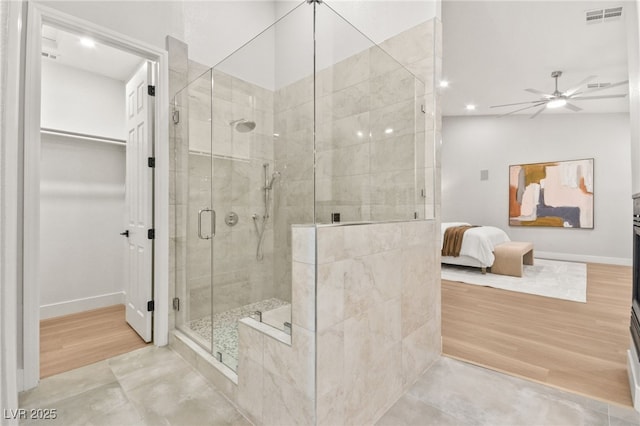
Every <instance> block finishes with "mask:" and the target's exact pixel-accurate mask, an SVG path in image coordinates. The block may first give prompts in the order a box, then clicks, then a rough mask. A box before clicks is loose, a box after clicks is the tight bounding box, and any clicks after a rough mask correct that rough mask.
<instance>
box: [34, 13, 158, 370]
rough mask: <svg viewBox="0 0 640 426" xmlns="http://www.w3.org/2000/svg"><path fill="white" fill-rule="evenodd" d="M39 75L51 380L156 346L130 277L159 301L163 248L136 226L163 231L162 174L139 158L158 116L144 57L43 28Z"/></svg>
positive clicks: (44, 306)
mask: <svg viewBox="0 0 640 426" xmlns="http://www.w3.org/2000/svg"><path fill="white" fill-rule="evenodd" d="M41 70H42V78H41V118H40V120H41V125H40V128H41V163H40V244H39V246H40V267H41V292H40V316H41V321H40V333H41V335H40V370H41V371H40V377H41V378H44V377H47V376H49V375H52V374H56V373H59V372H62V371H66V370H68V369H74V368H77V367H80V366H83V365H86V364H88V363H92V362H96V361H100V360H102V359H105V358H108V357H110V356H114V355H119V354H120V353H122V352H123V351H127V350H129V349H136V348H139V347H141V344H142V345H144V342H148V341H150V340H151V324H150V322H151V321H150V316H151V315H150V313H148V312H147V311H146V300H145V301H144V302H142V303H140V302H136V301H133V300H130V299H131V298H132V296H134V297H135V296H136V295H137V293H138V292H137V291H132V290H134V289H135V290H137V289H136V288H135V287H136V286H135V285H134V284H136V283H135V282H131V281H132V280H138V281H140V282H138V283H137V284H138V285H144V286H145V287H146V288H145V289H144V291H143V292H142V293H143V295H144V296H146V297H148V298H149V300H150V296H149V295H150V293H151V285H152V281H151V262H150V260H151V255H150V252H151V250H152V247H151V246H152V242H153V240H149V239H147V235H146V234H147V232H146V231H147V230H146V229H144V231H142V230H138V229H137V228H138V227H140V226H144V227H148V228H150V229H151V228H153V225H152V223H151V222H152V214H151V213H152V207H151V203H150V200H151V194H152V179H151V178H150V176H151V175H152V174H151V172H150V170H149V169H148V167H147V164H146V160H147V159H146V158H144V159H141V158H137V157H138V154H144V155H145V156H152V154H147V153H146V151H148V149H147V148H148V146H147V145H148V144H147V142H148V141H149V139H150V135H147V134H146V132H145V129H146V124H147V123H148V122H149V121H150V120H152V119H153V118H152V117H151V118H149V117H147V116H146V115H148V112H149V110H150V108H149V104H150V102H148V101H149V100H148V99H147V97H148V96H149V95H148V93H147V84H146V80H148V74H149V71H151V70H152V66H151V67H150V66H149V64H147V61H146V60H145V59H144V58H141V57H139V56H137V55H132V54H129V53H127V52H124V51H122V50H119V49H114V48H111V47H109V46H106V45H104V44H101V43H97V42H96V41H94V40H93V38H91V37H87V36H84V35H82V34H76V33H72V32H68V31H64V30H62V29H59V28H56V27H54V26H51V25H43V27H42V63H41ZM142 83H145V90H144V93H140V94H139V93H137V86H138V85H140V84H142ZM128 135H131V136H128ZM129 139H130V140H129ZM138 143H141V144H144V146H141V147H137V144H138ZM138 169H142V170H138ZM138 180H142V181H141V182H139V183H138V182H137V181H138ZM138 198H142V199H140V200H139V199H138ZM139 209H142V210H143V211H142V212H139V211H138V210H139ZM123 230H124V231H123ZM141 233H144V235H143V237H144V238H140V234H141ZM133 254H135V255H133ZM131 257H133V258H131ZM139 258H140V259H139ZM137 269H140V270H139V271H138V270H137ZM140 305H144V312H142V313H141V312H140V311H141V309H140ZM125 306H127V307H128V309H125ZM125 312H126V314H125ZM145 317H148V318H145ZM125 318H126V319H127V321H125ZM128 323H131V326H128V325H127V324H128ZM131 327H133V329H134V330H136V331H137V332H138V333H139V334H140V336H141V337H140V338H138V337H136V333H135V332H134V331H133V330H132V329H131ZM94 330H100V333H95V332H93V331H94ZM96 334H103V336H101V337H102V339H99V338H97V337H98V336H96ZM107 341H108V342H110V343H109V344H107V343H106V342H107ZM125 343H126V344H125Z"/></svg>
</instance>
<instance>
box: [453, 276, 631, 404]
mask: <svg viewBox="0 0 640 426" xmlns="http://www.w3.org/2000/svg"><path fill="white" fill-rule="evenodd" d="M631 274H632V273H631V267H626V266H614V265H602V264H588V265H587V303H577V302H570V301H566V300H559V299H552V298H547V297H541V296H534V295H528V294H524V293H516V292H512V291H505V290H499V289H494V288H490V287H480V286H475V285H469V284H461V283H458V282H451V281H445V280H443V281H442V334H443V352H444V354H445V355H448V356H451V357H454V358H459V359H462V360H465V361H469V362H472V363H474V364H478V365H482V366H485V367H488V368H491V369H494V370H498V371H502V372H506V373H509V374H513V375H516V376H520V377H524V378H528V379H532V380H534V381H537V382H541V383H545V384H548V385H551V386H554V387H558V388H562V389H565V390H569V391H572V392H575V393H579V394H582V395H587V396H591V397H594V398H597V399H601V400H605V401H608V402H613V403H617V404H621V405H627V406H630V405H631V396H630V391H629V383H628V379H627V366H626V351H627V349H628V348H629V339H630V337H629V317H630V305H631Z"/></svg>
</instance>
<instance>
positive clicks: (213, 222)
mask: <svg viewBox="0 0 640 426" xmlns="http://www.w3.org/2000/svg"><path fill="white" fill-rule="evenodd" d="M204 212H211V235H206V236H205V235H202V213H204ZM214 235H216V212H215V211H214V210H212V209H210V208H208V207H207V208H204V209H200V210H198V238H200V239H201V240H210V239H211V238H213V237H214Z"/></svg>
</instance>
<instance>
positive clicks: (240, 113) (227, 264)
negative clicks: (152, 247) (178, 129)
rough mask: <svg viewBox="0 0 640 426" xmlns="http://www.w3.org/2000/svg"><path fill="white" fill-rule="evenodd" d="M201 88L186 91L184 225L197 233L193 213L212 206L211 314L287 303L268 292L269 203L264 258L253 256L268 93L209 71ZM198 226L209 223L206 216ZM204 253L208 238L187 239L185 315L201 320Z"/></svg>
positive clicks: (268, 133) (207, 291)
mask: <svg viewBox="0 0 640 426" xmlns="http://www.w3.org/2000/svg"><path fill="white" fill-rule="evenodd" d="M194 66H195V65H192V67H194ZM202 83H203V84H195V85H193V88H192V90H190V94H189V109H190V111H189V151H190V152H189V189H188V190H189V203H188V204H189V208H188V220H187V222H188V232H189V235H190V236H194V235H196V233H197V222H196V218H197V215H198V210H199V209H201V208H203V207H205V206H211V205H213V207H214V209H215V211H216V235H215V238H214V239H213V251H214V253H215V255H214V257H213V271H214V274H215V276H214V283H215V286H214V289H213V297H214V304H213V310H214V313H218V312H223V311H227V310H229V309H233V308H236V307H239V306H243V305H246V304H249V303H253V302H256V301H260V300H263V299H266V298H271V297H278V296H280V298H284V299H285V300H290V295H289V294H283V295H280V294H276V290H275V289H274V280H273V272H272V271H273V266H272V265H273V256H274V253H273V225H272V223H273V217H274V215H273V203H272V202H271V203H270V205H269V215H270V218H269V219H268V220H267V222H266V223H267V226H266V231H265V233H264V242H263V259H262V260H258V259H257V258H256V249H257V243H258V241H257V238H258V236H257V233H256V231H255V225H254V221H253V218H252V216H253V215H256V216H257V217H258V218H259V221H260V222H262V217H263V216H264V215H265V206H264V198H263V194H264V192H263V190H262V187H263V186H264V172H263V171H264V169H263V165H264V164H269V167H270V168H269V170H270V172H273V170H274V164H273V140H272V139H273V112H272V111H273V93H272V92H271V91H269V90H266V89H263V88H261V87H258V86H256V85H253V84H250V83H248V82H245V81H243V80H240V79H237V78H234V77H232V76H230V75H228V74H224V73H222V72H219V71H214V72H213V91H212V90H211V80H210V74H207V75H205V76H204V78H202ZM211 111H213V114H212V115H211ZM239 119H245V120H251V121H254V122H255V123H256V127H255V129H254V130H253V131H252V132H249V133H240V132H237V131H236V130H235V128H234V126H232V125H230V123H232V122H233V121H234V120H239ZM211 132H213V143H211V140H212V138H211ZM210 153H213V158H212V159H211V157H210V155H209V154H210ZM211 161H213V174H212V169H211V166H212V164H211ZM211 188H213V190H211ZM276 191H277V186H276ZM211 194H213V201H211V199H210V197H211ZM232 212H233V213H235V214H236V215H237V216H238V222H237V223H236V224H235V225H228V224H227V223H226V217H227V215H229V214H230V213H232ZM203 222H204V223H205V225H206V224H208V221H207V220H206V216H205V220H203ZM210 256H211V251H210V245H209V242H208V241H203V240H199V239H197V238H194V237H190V238H188V239H187V270H188V271H189V277H188V278H187V279H188V282H187V285H188V288H189V289H190V300H191V309H192V312H191V318H200V317H203V316H205V315H207V314H208V313H209V312H210V310H211V307H210V306H211V300H210V297H211V296H210V295H211V275H210V274H211V267H210V265H209V262H210V259H211V257H210ZM289 293H290V292H289Z"/></svg>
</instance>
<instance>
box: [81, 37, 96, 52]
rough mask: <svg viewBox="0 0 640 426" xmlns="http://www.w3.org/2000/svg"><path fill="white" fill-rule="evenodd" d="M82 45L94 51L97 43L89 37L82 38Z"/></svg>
mask: <svg viewBox="0 0 640 426" xmlns="http://www.w3.org/2000/svg"><path fill="white" fill-rule="evenodd" d="M80 44H81V45H83V46H84V47H89V48H92V49H93V48H94V47H96V42H95V41H93V39H90V38H89V37H81V38H80Z"/></svg>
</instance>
